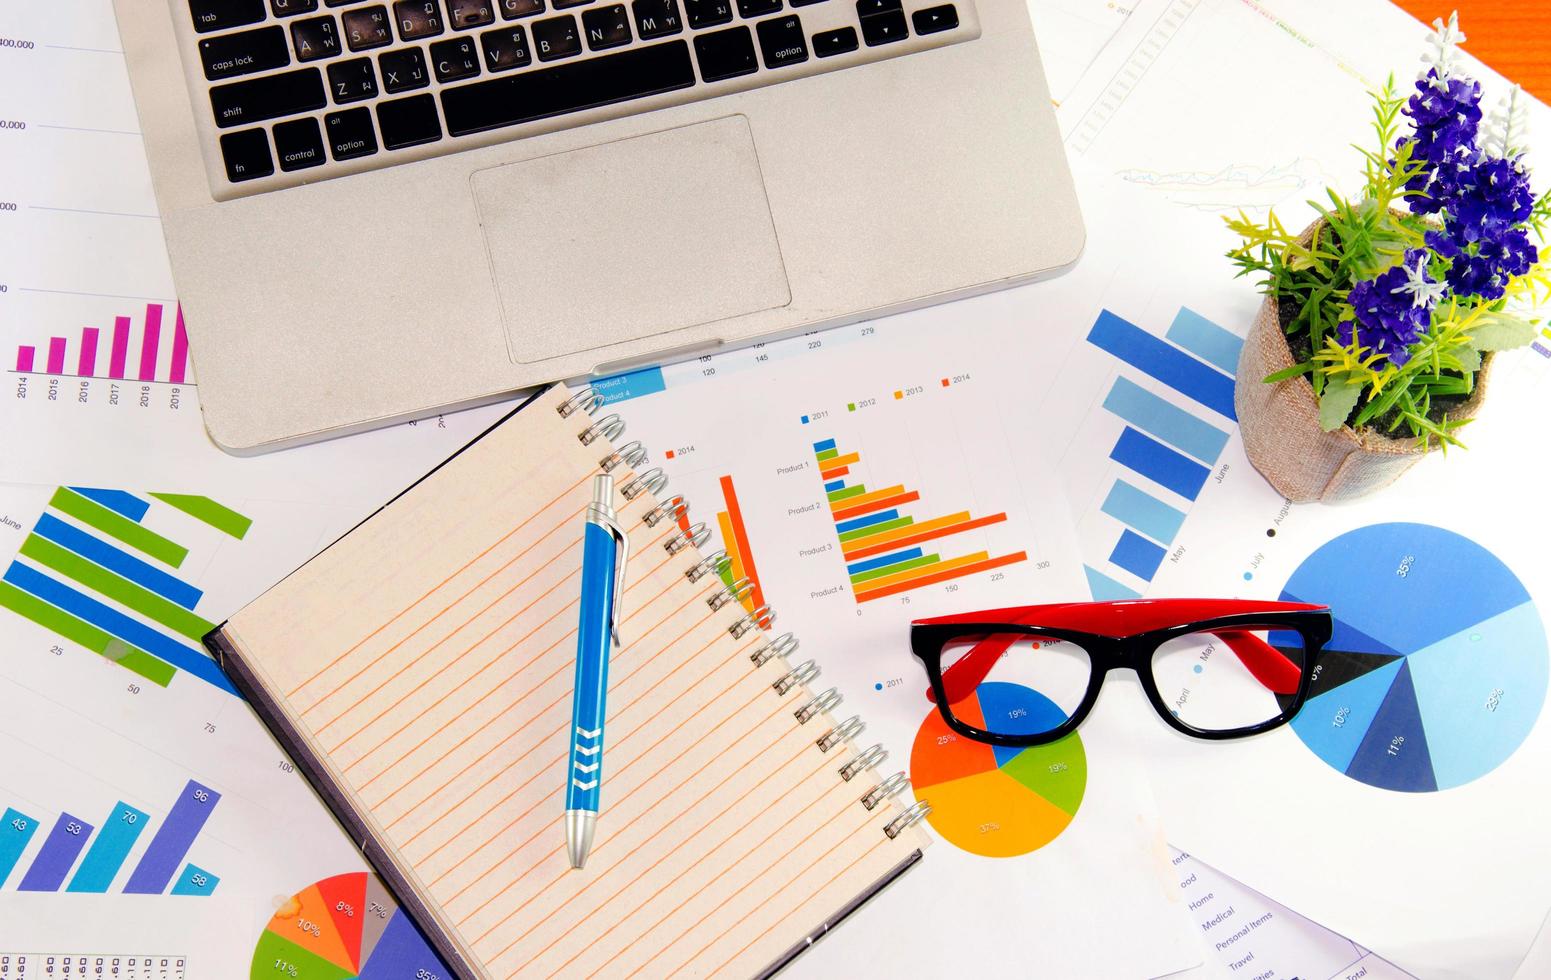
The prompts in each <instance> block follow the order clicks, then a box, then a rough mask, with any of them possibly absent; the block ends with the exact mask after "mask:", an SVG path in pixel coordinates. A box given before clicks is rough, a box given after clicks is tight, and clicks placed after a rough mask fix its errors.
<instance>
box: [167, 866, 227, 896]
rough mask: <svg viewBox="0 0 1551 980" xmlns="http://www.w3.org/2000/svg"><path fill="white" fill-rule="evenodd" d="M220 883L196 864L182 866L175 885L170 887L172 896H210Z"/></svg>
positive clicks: (218, 879)
mask: <svg viewBox="0 0 1551 980" xmlns="http://www.w3.org/2000/svg"><path fill="white" fill-rule="evenodd" d="M220 883H221V879H220V878H217V877H216V876H215V875H213V874H211V873H210V872H208V871H206V870H205V869H204V868H201V867H200V866H199V865H197V864H189V865H186V866H184V868H183V873H182V874H180V875H178V881H177V884H175V885H173V886H172V893H173V894H174V895H212V894H214V893H215V886H216V885H219V884H220Z"/></svg>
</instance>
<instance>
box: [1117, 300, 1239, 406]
mask: <svg viewBox="0 0 1551 980" xmlns="http://www.w3.org/2000/svg"><path fill="white" fill-rule="evenodd" d="M1088 342H1089V343H1091V344H1093V345H1095V346H1096V347H1099V348H1101V349H1102V350H1105V351H1107V352H1109V353H1110V354H1112V355H1114V356H1115V357H1117V358H1119V359H1120V360H1122V361H1124V362H1125V363H1127V364H1129V365H1131V366H1132V367H1134V368H1137V369H1138V370H1140V371H1143V372H1145V373H1146V374H1147V375H1148V376H1149V377H1152V378H1154V379H1156V380H1157V381H1160V382H1162V383H1163V384H1165V385H1168V386H1169V387H1170V388H1173V389H1174V390H1175V391H1177V392H1179V393H1180V394H1182V395H1185V396H1186V397H1188V398H1192V399H1194V400H1196V401H1198V402H1200V403H1201V404H1202V405H1205V406H1206V407H1207V408H1210V409H1212V410H1213V411H1215V412H1217V413H1218V414H1219V415H1222V416H1223V417H1224V418H1229V419H1237V416H1236V415H1235V414H1234V412H1233V379H1232V378H1230V377H1229V376H1228V375H1226V374H1223V373H1222V372H1221V371H1219V370H1217V369H1216V368H1214V367H1211V366H1210V365H1207V364H1204V363H1202V362H1201V361H1198V360H1196V359H1195V358H1194V357H1191V356H1190V355H1189V354H1186V353H1185V352H1184V351H1182V350H1180V349H1179V348H1177V347H1175V346H1173V345H1172V344H1169V343H1166V342H1165V341H1162V340H1159V339H1158V338H1157V337H1154V336H1153V335H1152V334H1150V333H1148V332H1147V331H1145V330H1143V329H1142V328H1140V327H1138V326H1137V325H1136V324H1134V323H1131V322H1129V321H1127V320H1123V319H1121V318H1120V317H1118V316H1116V315H1115V314H1113V313H1111V312H1110V311H1108V310H1104V311H1103V312H1101V313H1100V314H1099V318H1098V320H1097V321H1095V322H1094V324H1093V329H1092V330H1090V331H1089V332H1088Z"/></svg>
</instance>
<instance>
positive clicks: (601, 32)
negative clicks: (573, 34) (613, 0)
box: [582, 3, 631, 51]
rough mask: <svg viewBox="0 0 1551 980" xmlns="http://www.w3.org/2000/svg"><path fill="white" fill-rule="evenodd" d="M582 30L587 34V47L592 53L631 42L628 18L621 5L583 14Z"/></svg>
mask: <svg viewBox="0 0 1551 980" xmlns="http://www.w3.org/2000/svg"><path fill="white" fill-rule="evenodd" d="M582 30H583V31H585V32H586V34H587V46H588V47H589V48H591V49H592V50H594V51H602V50H604V49H605V48H617V47H619V46H620V45H621V44H629V43H630V40H631V39H630V17H629V16H628V15H627V14H626V13H625V5H624V4H622V3H618V4H614V5H613V6H611V7H598V8H597V9H595V10H588V11H586V12H584V13H583V14H582Z"/></svg>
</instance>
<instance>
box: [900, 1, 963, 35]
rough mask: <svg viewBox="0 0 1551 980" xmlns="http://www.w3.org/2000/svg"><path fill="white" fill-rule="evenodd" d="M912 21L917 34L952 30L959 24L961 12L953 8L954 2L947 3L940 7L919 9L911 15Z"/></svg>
mask: <svg viewBox="0 0 1551 980" xmlns="http://www.w3.org/2000/svg"><path fill="white" fill-rule="evenodd" d="M910 22H911V23H912V24H914V25H915V29H916V33H917V34H936V33H937V32H939V31H951V30H953V29H954V28H955V27H958V26H959V12H958V11H957V10H954V9H953V4H951V3H945V4H943V5H942V6H940V7H928V8H926V9H925V10H917V11H916V12H915V13H913V14H911V15H910Z"/></svg>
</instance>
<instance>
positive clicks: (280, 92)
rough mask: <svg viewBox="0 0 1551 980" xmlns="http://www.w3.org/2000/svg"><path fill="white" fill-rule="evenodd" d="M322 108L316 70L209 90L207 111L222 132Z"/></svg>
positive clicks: (325, 97)
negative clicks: (209, 110)
mask: <svg viewBox="0 0 1551 980" xmlns="http://www.w3.org/2000/svg"><path fill="white" fill-rule="evenodd" d="M325 105H328V95H327V93H325V92H324V91H323V73H322V72H320V71H318V69H316V68H303V69H300V70H298V71H289V72H285V73H284V74H281V75H266V76H265V77H263V78H250V79H247V80H246V81H241V82H228V83H226V84H225V85H217V86H214V87H213V88H211V89H210V108H211V111H213V112H214V113H215V124H216V125H217V126H219V127H221V128H222V129H230V128H231V127H233V126H241V125H244V124H246V123H256V122H263V121H265V120H266V119H276V118H278V117H280V116H294V115H297V114H298V113H303V112H311V111H313V110H314V109H321V108H323V107H324V106H325Z"/></svg>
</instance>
